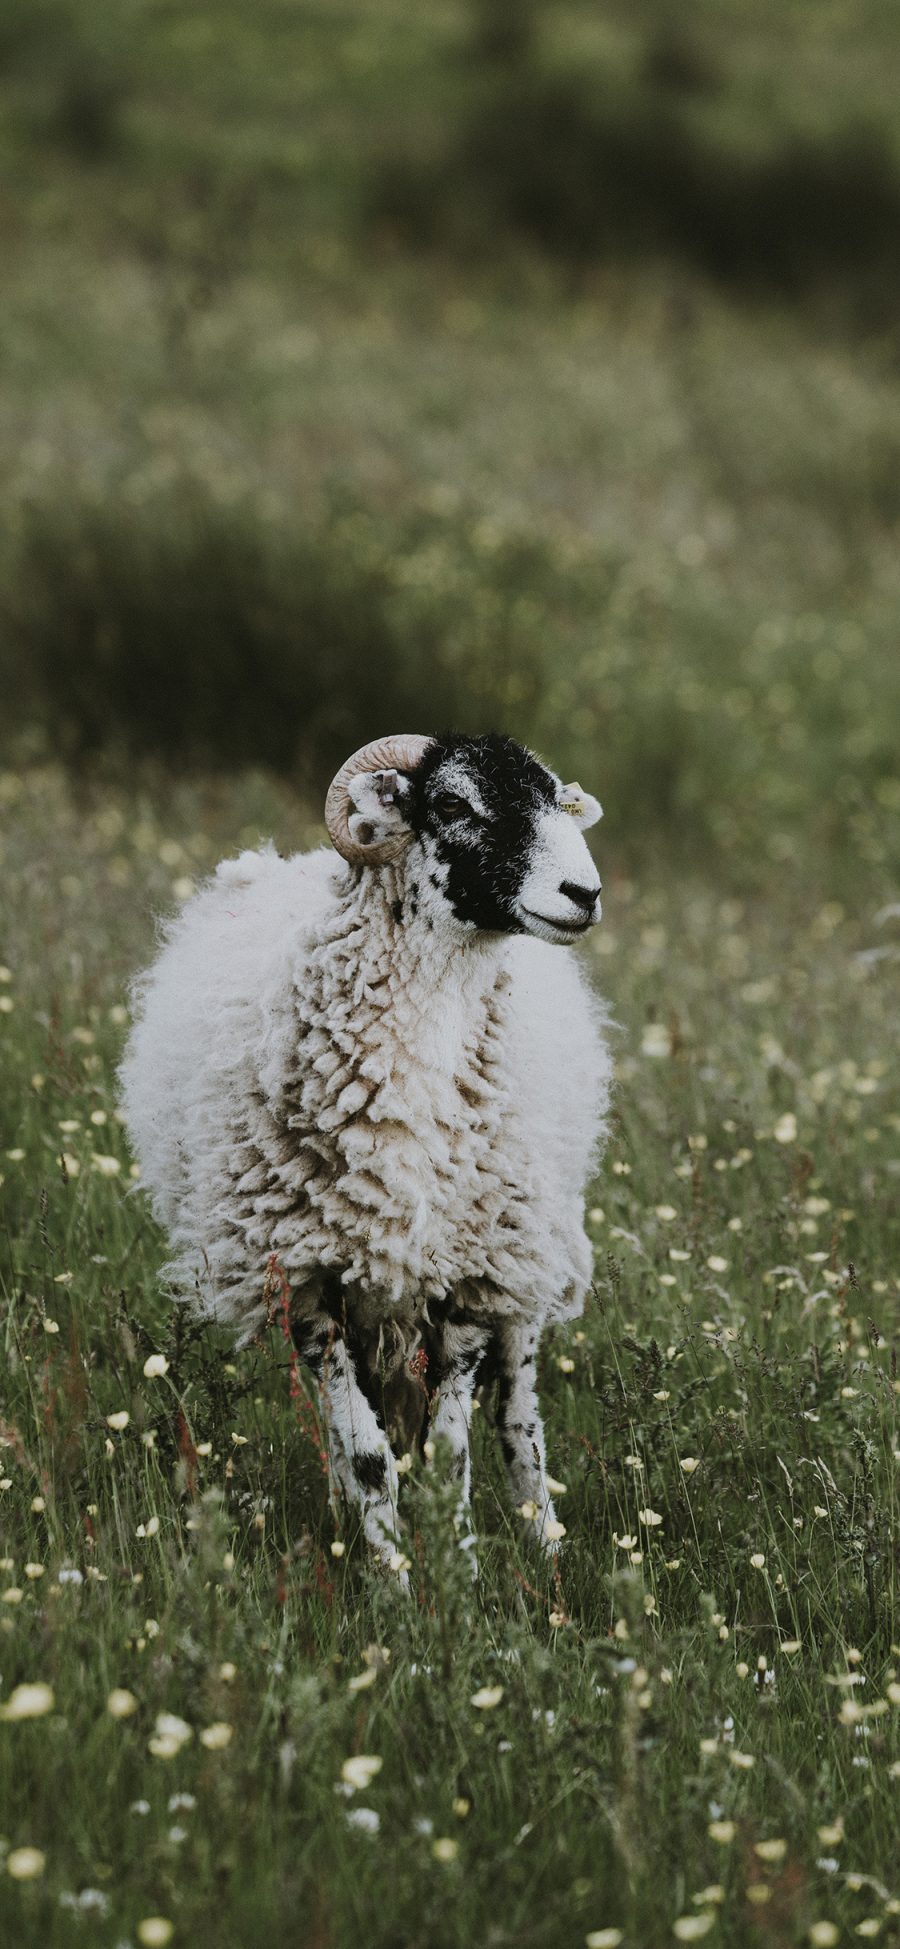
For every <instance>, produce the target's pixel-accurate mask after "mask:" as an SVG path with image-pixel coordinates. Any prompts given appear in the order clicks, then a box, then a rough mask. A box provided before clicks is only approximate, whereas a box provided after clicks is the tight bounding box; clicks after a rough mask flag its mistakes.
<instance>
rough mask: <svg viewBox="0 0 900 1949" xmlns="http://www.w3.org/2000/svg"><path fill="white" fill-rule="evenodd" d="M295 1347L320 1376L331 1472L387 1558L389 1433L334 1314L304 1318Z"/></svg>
mask: <svg viewBox="0 0 900 1949" xmlns="http://www.w3.org/2000/svg"><path fill="white" fill-rule="evenodd" d="M298 1351H299V1353H300V1357H301V1359H303V1360H305V1361H306V1362H307V1364H308V1365H309V1366H310V1367H312V1369H313V1372H314V1373H315V1375H316V1378H317V1380H318V1382H319V1387H320V1391H321V1395H322V1404H323V1409H324V1416H325V1425H326V1429H327V1433H328V1451H329V1458H330V1461H331V1465H332V1469H333V1472H334V1474H335V1476H336V1477H337V1480H338V1482H339V1483H340V1486H341V1488H342V1490H343V1492H344V1495H345V1497H346V1499H347V1501H348V1503H349V1504H350V1506H351V1508H355V1509H358V1510H359V1512H360V1515H361V1516H362V1524H363V1530H364V1533H365V1536H366V1541H367V1542H368V1543H369V1545H370V1546H371V1548H372V1549H373V1551H374V1552H375V1555H376V1556H377V1557H378V1558H379V1559H380V1561H381V1562H383V1563H386V1564H389V1563H390V1559H391V1557H392V1556H393V1555H394V1554H395V1552H396V1549H397V1527H398V1515H397V1488H398V1480H397V1467H396V1463H395V1461H394V1457H393V1454H392V1453H391V1447H390V1443H389V1441H388V1438H387V1435H386V1434H385V1431H384V1429H383V1428H382V1426H381V1423H380V1421H379V1420H378V1416H377V1414H376V1413H375V1410H374V1408H373V1407H372V1404H371V1402H370V1401H368V1400H367V1399H366V1396H365V1394H364V1393H363V1390H362V1388H361V1387H360V1384H359V1379H358V1377H357V1373H356V1367H355V1365H354V1362H353V1356H352V1354H351V1352H350V1349H349V1347H348V1346H347V1343H346V1341H345V1340H344V1339H342V1338H341V1336H340V1334H339V1333H336V1331H335V1325H334V1321H333V1320H331V1319H329V1318H328V1317H327V1316H323V1317H322V1319H321V1320H320V1321H319V1320H317V1321H314V1322H305V1323H304V1328H303V1333H302V1344H301V1345H300V1346H299V1349H298ZM403 1581H404V1582H405V1577H404V1578H403Z"/></svg>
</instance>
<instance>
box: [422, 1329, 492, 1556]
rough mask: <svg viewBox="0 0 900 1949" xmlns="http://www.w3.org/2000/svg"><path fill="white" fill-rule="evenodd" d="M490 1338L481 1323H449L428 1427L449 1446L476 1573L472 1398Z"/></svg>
mask: <svg viewBox="0 0 900 1949" xmlns="http://www.w3.org/2000/svg"><path fill="white" fill-rule="evenodd" d="M488 1337H489V1336H488V1333H487V1330H486V1329H485V1328H483V1327H479V1326H473V1325H468V1324H465V1325H464V1324H448V1325H447V1326H446V1327H445V1328H444V1332H443V1335H442V1338H441V1350H440V1376H441V1378H440V1383H439V1386H438V1393H437V1400H436V1401H435V1404H434V1407H433V1409H432V1414H431V1425H430V1430H429V1433H430V1436H431V1440H432V1441H435V1442H436V1441H440V1440H441V1439H442V1438H443V1439H444V1440H445V1441H447V1442H449V1445H450V1449H451V1467H452V1469H453V1471H454V1473H455V1475H456V1477H457V1479H458V1482H459V1504H458V1511H459V1517H460V1532H461V1535H460V1541H461V1547H462V1548H463V1549H465V1550H468V1551H469V1552H470V1563H471V1567H472V1572H473V1575H474V1573H475V1570H476V1569H477V1565H476V1561H475V1535H474V1532H473V1529H472V1524H471V1518H470V1515H469V1497H470V1494H471V1487H472V1456H471V1449H470V1431H471V1425H472V1399H473V1396H474V1393H475V1379H476V1375H477V1371H478V1368H479V1366H480V1364H481V1359H482V1356H483V1354H484V1351H485V1348H486V1346H487V1344H488Z"/></svg>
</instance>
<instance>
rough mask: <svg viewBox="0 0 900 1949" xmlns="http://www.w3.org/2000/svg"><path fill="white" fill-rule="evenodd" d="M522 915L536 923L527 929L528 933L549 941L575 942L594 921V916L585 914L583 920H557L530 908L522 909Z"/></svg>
mask: <svg viewBox="0 0 900 1949" xmlns="http://www.w3.org/2000/svg"><path fill="white" fill-rule="evenodd" d="M522 913H523V915H525V916H527V918H528V919H529V920H530V921H535V922H536V923H537V925H536V926H534V927H530V928H529V930H528V931H529V933H532V934H538V935H540V936H541V937H542V938H543V939H544V940H551V941H577V940H578V939H579V937H580V936H581V935H582V934H586V933H587V931H588V928H589V927H593V925H594V921H595V919H596V915H595V914H586V915H585V917H584V919H583V920H559V919H557V918H555V917H554V916H553V915H551V914H536V913H535V912H534V909H533V908H532V907H523V908H522Z"/></svg>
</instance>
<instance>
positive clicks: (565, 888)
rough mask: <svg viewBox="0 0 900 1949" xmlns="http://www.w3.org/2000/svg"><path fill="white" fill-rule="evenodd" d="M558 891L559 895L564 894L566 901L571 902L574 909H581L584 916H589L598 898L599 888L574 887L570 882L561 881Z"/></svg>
mask: <svg viewBox="0 0 900 1949" xmlns="http://www.w3.org/2000/svg"><path fill="white" fill-rule="evenodd" d="M559 890H560V893H564V894H565V896H566V899H567V900H571V901H572V902H573V903H574V905H575V906H576V907H583V909H584V911H585V913H586V914H589V913H591V912H592V911H593V909H594V907H596V905H597V901H598V899H599V897H600V888H599V886H596V887H577V886H575V884H574V882H573V881H572V880H562V881H561V882H560V888H559Z"/></svg>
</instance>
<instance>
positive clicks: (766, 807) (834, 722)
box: [0, 487, 900, 878]
mask: <svg viewBox="0 0 900 1949" xmlns="http://www.w3.org/2000/svg"><path fill="white" fill-rule="evenodd" d="M6 586H7V594H6V596H5V598H4V610H5V613H0V694H2V695H3V697H4V702H5V705H6V711H5V720H4V724H3V727H2V729H3V738H2V743H0V749H3V748H4V747H5V753H4V755H6V756H9V755H10V754H11V750H12V749H13V748H14V744H15V737H16V735H17V727H18V731H19V732H22V731H25V730H27V729H32V730H34V729H37V728H38V727H39V729H40V735H41V742H42V743H43V744H44V745H46V743H47V742H48V741H49V742H51V743H52V745H53V747H54V748H55V750H56V751H57V752H58V753H60V754H62V755H64V756H66V757H68V758H69V759H70V760H71V761H72V762H73V763H75V764H84V763H86V762H89V761H91V762H92V761H94V760H96V758H97V757H98V756H100V757H102V758H103V760H104V761H105V762H107V761H109V760H110V759H113V760H115V759H116V757H118V759H119V761H121V760H122V759H123V758H124V759H125V761H126V762H127V763H131V762H132V761H133V760H135V759H141V758H143V757H145V756H146V757H154V758H159V759H162V760H163V761H164V763H165V764H167V765H168V766H169V767H170V768H171V769H172V770H173V772H181V771H183V770H184V769H185V768H187V767H192V766H195V765H203V766H209V767H213V768H215V767H220V766H225V767H228V768H230V769H239V768H241V767H243V766H248V765H253V766H262V767H266V768H268V769H269V770H270V771H271V772H273V773H281V774H288V775H291V776H292V777H293V778H294V780H295V782H296V783H297V784H299V785H300V787H301V788H302V789H303V790H304V791H308V792H318V791H319V790H320V789H321V788H322V787H324V785H325V784H326V783H327V780H328V778H329V777H330V776H331V775H332V773H333V771H334V770H335V768H336V766H337V765H338V764H339V763H340V762H341V760H342V759H343V758H345V757H346V755H347V753H348V752H349V751H351V750H353V749H354V748H355V747H356V746H357V745H359V744H362V743H364V742H365V741H366V740H367V739H369V738H371V737H373V736H377V735H379V733H384V732H385V731H389V730H424V731H428V730H442V729H445V728H448V727H451V726H453V727H456V728H458V729H460V730H470V731H477V730H484V729H489V728H494V729H503V730H506V731H509V732H511V733H512V735H513V736H516V737H519V738H520V739H522V740H523V741H525V742H526V743H530V744H533V745H535V746H536V748H537V749H538V750H539V751H541V752H542V753H543V754H544V755H545V756H546V757H547V758H549V759H550V760H551V762H552V763H553V764H554V765H556V766H557V767H558V768H559V769H560V770H562V771H564V772H566V773H567V774H568V775H569V776H576V777H580V778H581V779H582V781H583V782H584V784H585V785H587V786H589V787H590V788H591V789H593V790H596V791H598V792H599V794H600V796H601V797H602V798H603V800H604V801H605V802H606V803H607V806H608V809H609V811H610V813H611V824H612V825H613V827H614V829H615V833H616V846H617V850H618V852H619V856H620V857H626V856H629V855H631V856H632V857H634V858H635V859H638V860H639V859H641V858H642V857H645V856H646V850H647V847H648V845H651V844H652V846H653V847H654V849H655V850H656V851H657V852H660V853H663V852H664V853H665V854H666V855H667V856H668V857H670V858H671V857H674V856H676V855H679V854H680V855H682V856H684V855H688V854H691V855H694V856H697V855H698V854H699V853H702V852H703V851H706V852H709V851H710V850H711V849H712V850H717V851H720V852H721V851H726V852H728V853H729V854H730V855H731V856H732V857H733V858H734V859H735V860H737V861H740V862H742V867H741V871H742V872H743V873H745V874H746V875H748V876H749V877H750V878H752V877H753V876H754V874H756V873H759V874H761V875H762V876H764V875H765V872H766V871H767V870H768V867H769V866H770V864H771V859H772V858H773V857H777V858H778V859H783V858H787V857H789V856H790V855H791V853H792V850H793V849H794V848H795V846H796V844H797V843H798V840H797V835H800V834H802V836H803V848H804V852H805V853H806V854H807V855H808V856H809V857H810V858H814V859H828V858H830V857H833V856H834V853H835V849H838V848H842V849H844V851H846V853H847V857H848V858H850V857H851V854H850V852H849V851H848V850H847V837H848V834H850V835H851V836H852V837H853V840H854V844H855V845H856V847H857V851H858V852H859V853H864V854H865V857H866V858H868V859H870V860H871V861H872V862H884V861H888V860H889V861H890V862H893V863H894V864H895V866H896V868H897V870H900V827H898V824H897V819H896V811H897V808H898V806H900V775H898V766H897V746H896V724H897V721H898V714H900V662H898V660H897V658H896V652H895V643H894V636H895V626H894V619H893V612H890V613H888V614H886V615H884V616H882V617H881V618H880V619H878V620H876V619H875V618H874V617H873V618H872V620H871V626H870V627H871V634H870V635H869V634H868V633H867V632H865V631H863V629H862V628H860V627H859V625H858V624H857V623H856V621H855V620H854V619H853V618H850V617H848V616H847V615H846V614H843V615H842V614H835V615H834V617H833V618H829V619H828V621H827V623H826V620H825V619H824V618H823V619H821V630H820V629H819V624H818V622H817V624H816V634H815V637H814V638H813V637H811V636H810V635H809V634H808V633H807V631H806V620H808V619H804V618H803V617H801V618H800V619H799V621H798V625H797V628H796V630H792V629H791V628H790V627H788V626H787V625H784V626H779V627H778V628H776V629H774V630H772V631H768V630H767V629H765V628H762V627H760V625H759V615H758V610H757V609H754V610H753V612H752V614H749V615H748V614H746V613H745V614H742V613H741V610H740V606H739V605H736V604H734V603H733V602H722V601H716V602H714V603H711V602H710V600H709V590H708V589H704V587H702V586H701V587H698V586H697V581H696V577H695V575H694V573H693V572H691V571H688V570H685V571H683V572H681V571H678V570H677V569H673V571H672V573H671V574H670V576H669V577H668V578H667V580H666V583H665V586H663V585H662V584H660V585H659V586H658V587H655V588H652V589H649V590H647V591H646V592H644V593H643V594H642V593H641V592H640V590H633V591H632V593H631V594H630V595H629V594H628V593H627V590H628V586H629V572H628V564H627V563H624V564H623V563H620V562H618V561H617V560H615V559H612V558H610V557H604V556H603V555H601V554H599V553H598V552H597V551H596V550H592V549H584V550H581V549H579V550H573V549H572V548H571V547H569V546H568V545H567V544H565V543H554V542H553V541H552V539H551V540H547V541H544V540H536V539H534V538H533V537H531V536H529V535H526V534H521V533H516V532H511V531H509V530H504V529H502V528H501V527H499V526H498V525H497V524H496V523H495V522H494V521H492V520H489V519H486V518H485V517H483V516H477V517H476V516H474V515H473V514H472V512H471V511H470V510H466V509H463V508H460V509H458V510H456V511H454V512H453V513H452V514H450V515H447V514H439V513H436V512H431V511H428V510H422V509H419V510H413V511H410V512H408V513H407V515H406V516H405V517H404V519H403V521H402V522H400V521H398V520H397V518H396V517H395V516H374V515H372V514H369V513H367V512H366V511H365V510H362V509H359V508H347V507H341V506H337V507H335V508H334V509H333V510H332V512H331V514H330V516H329V518H328V519H327V520H326V521H325V522H324V523H323V524H322V525H321V526H320V527H318V528H317V529H315V530H312V529H306V530H302V531H298V532H288V531H287V530H286V529H285V528H284V527H276V526H273V524H272V522H271V521H270V520H268V519H266V518H265V517H264V516H263V514H262V513H261V512H260V511H259V509H258V508H257V507H256V506H255V504H254V503H252V502H250V501H248V502H247V503H246V504H242V505H240V506H237V507H224V508H223V507H221V506H219V505H218V504H217V503H216V502H214V501H212V500H210V499H209V498H207V497H206V496H201V494H200V491H199V489H197V488H196V487H195V488H192V489H190V490H188V489H186V488H172V489H169V488H167V489H165V490H161V491H159V492H158V494H157V495H156V496H155V498H152V499H150V500H143V501H140V502H129V501H128V500H127V499H122V500H120V502H119V503H118V504H116V503H114V502H108V503H105V504H103V505H100V506H97V505H94V504H92V503H89V502H86V501H84V500H81V501H79V500H78V498H77V497H76V496H73V495H70V496H69V497H67V498H66V500H65V501H58V502H53V503H50V504H48V505H46V506H44V507H42V508H39V509H36V510H34V511H33V512H32V513H31V514H30V515H29V517H28V519H27V521H26V524H25V526H24V529H23V530H22V532H21V534H20V535H19V537H18V541H17V544H16V550H15V558H14V559H13V560H12V561H11V562H10V567H9V573H8V576H7V583H6ZM813 642H815V645H816V647H815V649H813V648H812V643H813ZM772 845H774V846H775V847H776V849H781V850H776V852H775V853H773V852H772V851H771V850H770V848H771V846H772Z"/></svg>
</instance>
